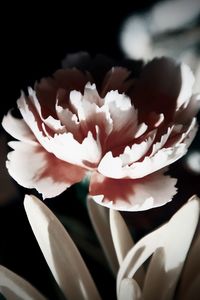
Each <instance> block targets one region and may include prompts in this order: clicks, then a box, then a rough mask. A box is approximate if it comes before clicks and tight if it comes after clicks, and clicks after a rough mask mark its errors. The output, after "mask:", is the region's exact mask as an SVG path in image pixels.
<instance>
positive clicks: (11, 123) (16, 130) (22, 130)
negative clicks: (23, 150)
mask: <svg viewBox="0 0 200 300" xmlns="http://www.w3.org/2000/svg"><path fill="white" fill-rule="evenodd" d="M2 126H3V128H4V129H5V130H6V131H7V132H8V133H9V134H10V135H12V136H13V137H14V138H15V139H17V140H20V141H26V142H28V143H34V141H35V137H34V135H33V133H32V132H31V130H30V128H29V127H28V126H27V124H26V123H25V122H24V120H23V119H17V118H15V117H13V116H12V114H11V111H9V112H8V114H7V115H6V116H4V118H3V121H2Z"/></svg>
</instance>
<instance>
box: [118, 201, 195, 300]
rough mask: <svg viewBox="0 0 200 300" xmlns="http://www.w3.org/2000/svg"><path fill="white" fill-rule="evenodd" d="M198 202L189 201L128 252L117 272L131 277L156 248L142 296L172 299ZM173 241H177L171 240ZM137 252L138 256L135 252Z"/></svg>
mask: <svg viewBox="0 0 200 300" xmlns="http://www.w3.org/2000/svg"><path fill="white" fill-rule="evenodd" d="M199 211H200V202H199V200H198V199H197V198H196V197H193V198H192V199H190V201H188V202H187V203H186V204H185V205H184V206H183V207H182V208H181V209H180V210H179V211H178V212H177V213H176V214H175V215H174V216H173V217H172V218H171V220H170V221H169V222H168V223H167V224H165V225H163V226H162V227H160V228H159V229H157V230H156V231H154V232H152V233H150V234H149V235H147V236H146V237H144V238H143V239H142V240H140V241H139V242H138V243H137V244H136V245H135V246H134V247H133V248H132V249H131V250H130V251H129V253H128V255H127V256H126V258H125V260H124V262H123V264H122V266H121V267H120V270H119V273H118V280H117V282H118V290H119V288H120V282H121V280H122V278H125V277H129V278H132V277H133V276H134V274H135V272H136V271H137V269H138V268H139V267H140V266H141V265H142V264H143V263H144V261H145V260H146V259H147V258H148V257H149V256H150V255H151V254H152V253H153V252H155V250H156V249H159V250H158V251H156V252H155V254H154V257H153V259H152V262H151V263H150V266H149V268H148V274H147V275H146V278H145V280H146V281H145V285H144V292H143V294H144V298H145V299H148V300H149V299H155V300H156V299H163V300H164V299H172V296H173V292H174V289H175V287H176V283H177V280H178V277H179V275H180V272H181V270H182V267H183V264H184V261H185V258H186V255H187V252H188V250H189V247H190V244H191V241H192V238H193V235H194V232H195V229H196V226H197V224H198V220H199ZM174 241H176V243H174ZM136 253H137V256H136Z"/></svg>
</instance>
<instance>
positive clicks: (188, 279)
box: [178, 196, 200, 299]
mask: <svg viewBox="0 0 200 300" xmlns="http://www.w3.org/2000/svg"><path fill="white" fill-rule="evenodd" d="M195 197H196V196H194V198H195ZM196 198H197V197H196ZM197 199H198V198H197ZM196 234H197V236H196V239H195V240H194V242H193V245H192V246H191V248H190V251H189V253H188V256H187V260H186V262H185V265H184V269H183V272H182V275H181V280H180V286H179V291H178V295H179V297H178V299H184V295H185V291H186V290H187V291H188V290H189V287H190V285H192V283H193V282H194V281H195V279H196V278H197V277H198V274H199V270H200V259H199V253H200V234H199V229H198V228H197V232H196ZM199 279H200V278H199ZM188 299H193V298H188Z"/></svg>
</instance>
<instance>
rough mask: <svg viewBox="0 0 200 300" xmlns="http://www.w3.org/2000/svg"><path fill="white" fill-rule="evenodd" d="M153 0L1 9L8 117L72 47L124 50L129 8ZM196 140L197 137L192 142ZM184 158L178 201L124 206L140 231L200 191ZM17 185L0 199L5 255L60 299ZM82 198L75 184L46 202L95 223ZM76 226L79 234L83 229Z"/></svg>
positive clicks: (101, 271) (101, 283)
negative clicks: (137, 209)
mask: <svg viewBox="0 0 200 300" xmlns="http://www.w3.org/2000/svg"><path fill="white" fill-rule="evenodd" d="M152 3H155V1H137V2H136V1H135V2H134V1H131V3H126V2H124V1H118V2H116V3H114V2H113V3H111V1H107V2H100V1H97V2H95V1H93V2H91V3H89V2H87V1H82V2H80V3H79V2H76V1H73V2H71V1H65V2H64V3H62V4H61V3H59V2H58V1H54V2H52V3H50V2H48V3H47V4H46V5H44V4H43V5H42V4H41V3H36V2H34V3H24V4H23V5H21V7H19V6H18V7H14V6H13V5H12V4H11V3H8V5H7V7H6V8H4V9H3V10H2V15H4V16H3V17H4V18H2V25H1V31H2V34H1V49H2V51H3V54H2V70H1V73H2V86H1V90H2V93H1V118H2V117H3V115H4V114H5V113H6V112H7V110H8V109H9V108H11V107H12V106H14V105H15V103H16V100H17V98H18V97H19V95H20V90H21V89H25V88H26V87H27V86H29V85H31V86H33V84H34V82H35V80H38V79H39V78H41V77H44V76H47V75H50V74H52V73H53V72H54V71H55V70H56V69H58V68H59V67H60V62H61V60H62V59H63V58H64V57H65V55H66V54H67V53H73V52H77V51H88V52H89V53H91V54H93V55H95V54H97V53H103V54H107V55H109V56H111V57H114V58H116V59H120V58H122V56H123V55H122V52H121V50H120V48H119V42H118V35H119V30H120V27H121V25H122V22H123V21H124V19H125V18H126V17H128V16H129V15H130V14H132V13H134V12H140V11H142V10H143V9H148V8H149V7H150V6H151V4H152ZM197 144H198V141H197V139H196V140H195V142H194V144H193V147H194V148H195V147H197ZM183 162H184V160H181V161H180V162H177V163H175V164H174V165H173V167H172V169H171V172H172V174H173V175H174V176H177V177H178V178H179V190H180V192H179V195H178V196H177V197H176V199H175V200H174V201H173V204H172V203H170V204H168V205H166V206H165V207H163V208H160V209H154V210H153V211H149V212H144V213H133V214H128V213H127V214H125V216H126V219H127V222H128V223H129V224H130V225H131V226H135V227H136V228H138V229H139V232H140V234H141V235H142V234H143V233H144V232H146V231H149V230H151V229H152V228H153V227H155V226H157V225H159V224H160V223H161V222H163V221H165V220H166V219H167V218H168V217H169V216H170V215H171V214H172V213H173V212H174V211H175V210H176V209H177V208H178V207H180V205H181V204H182V203H183V202H184V201H186V200H187V198H188V197H189V196H191V195H192V194H193V193H200V189H199V176H196V175H194V174H191V173H189V172H187V170H185V173H184V175H183ZM2 188H3V187H2ZM17 188H18V190H19V193H20V194H19V196H18V197H17V198H16V199H12V201H10V203H9V204H7V205H4V206H2V207H0V240H1V244H0V263H1V264H3V265H4V266H6V267H8V268H10V269H11V270H13V271H15V272H16V273H18V274H19V275H21V276H23V277H25V278H26V279H27V280H29V281H30V282H32V283H33V284H34V285H35V286H36V287H37V288H38V289H39V290H40V291H42V292H43V293H44V294H45V295H47V297H48V298H50V299H56V296H55V295H56V294H55V287H54V286H53V284H52V278H51V276H50V272H49V270H48V267H47V266H46V263H45V261H44V259H43V257H42V254H41V252H40V250H39V247H38V245H37V243H36V241H35V239H34V236H33V234H32V231H31V229H30V226H29V224H28V221H27V219H26V215H25V212H24V209H23V195H24V193H25V192H26V191H25V190H24V189H23V188H21V187H18V186H17ZM28 193H30V191H28ZM78 198H79V197H78V195H77V191H76V188H75V187H72V188H70V189H69V190H68V191H66V192H65V193H64V194H63V195H62V196H60V197H57V198H56V199H53V200H47V201H46V204H47V205H48V206H49V207H50V208H51V209H52V210H53V211H54V212H55V213H56V214H57V215H60V214H62V215H66V216H70V217H74V218H79V220H80V222H83V223H84V224H86V226H87V227H88V228H89V229H88V230H91V227H90V223H89V221H88V216H87V211H86V208H85V206H84V204H83V203H82V202H81V201H79V199H78ZM152 220H153V222H154V223H153V225H152ZM69 231H70V229H69ZM70 233H71V235H72V236H73V238H74V240H78V238H77V236H76V234H74V233H73V232H70ZM136 238H137V237H136ZM91 239H92V241H93V242H95V243H96V241H95V240H93V239H94V238H91ZM80 250H81V253H82V254H83V256H84V259H85V260H86V262H87V264H88V266H89V268H90V270H91V272H92V274H93V276H94V278H95V281H96V282H97V285H98V288H99V290H100V292H101V293H102V296H103V299H111V294H112V295H113V296H112V299H114V298H113V297H114V292H113V291H114V290H115V281H114V279H113V277H112V275H111V273H110V272H109V271H108V270H107V269H106V268H105V267H103V266H101V265H100V264H98V263H96V262H95V260H93V259H92V258H91V257H89V256H88V255H87V249H80ZM102 256H103V254H102Z"/></svg>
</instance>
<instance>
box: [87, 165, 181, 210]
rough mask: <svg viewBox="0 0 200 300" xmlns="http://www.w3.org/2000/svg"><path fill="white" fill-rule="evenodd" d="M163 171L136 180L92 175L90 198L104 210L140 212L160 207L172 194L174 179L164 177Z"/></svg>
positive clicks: (174, 191)
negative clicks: (104, 208)
mask: <svg viewBox="0 0 200 300" xmlns="http://www.w3.org/2000/svg"><path fill="white" fill-rule="evenodd" d="M165 171H166V170H165V169H162V170H161V171H159V172H155V173H153V174H151V175H149V176H146V177H144V178H141V179H138V180H132V179H117V180H116V179H111V178H107V177H104V176H103V175H101V174H99V173H94V174H93V175H92V177H91V181H90V190H89V192H90V195H91V196H92V197H93V199H94V200H95V201H96V202H97V203H99V204H101V205H103V206H106V207H109V208H112V209H116V210H122V211H141V210H146V209H150V208H153V207H157V206H162V205H164V204H165V203H167V202H169V201H171V200H172V197H173V196H174V195H175V194H176V188H175V184H176V181H177V180H176V179H174V178H170V177H169V176H166V175H164V174H163V173H164V172H165Z"/></svg>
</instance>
